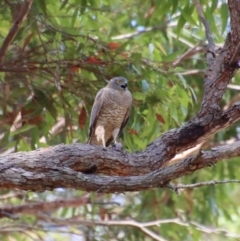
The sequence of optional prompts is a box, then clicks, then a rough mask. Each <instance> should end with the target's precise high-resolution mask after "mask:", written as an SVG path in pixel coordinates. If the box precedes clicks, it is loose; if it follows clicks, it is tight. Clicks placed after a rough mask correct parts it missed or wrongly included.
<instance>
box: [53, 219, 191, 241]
mask: <svg viewBox="0 0 240 241" xmlns="http://www.w3.org/2000/svg"><path fill="white" fill-rule="evenodd" d="M51 221H52V222H54V223H57V224H61V225H85V226H96V225H99V226H131V227H135V228H138V229H140V230H141V231H142V232H144V233H145V234H147V235H148V236H149V237H151V238H152V239H154V240H157V241H166V239H165V238H163V237H161V236H160V235H158V234H156V233H154V232H152V231H151V230H150V229H148V228H147V227H150V226H160V225H161V224H168V223H175V224H179V225H182V226H189V224H187V223H185V222H182V221H181V220H180V219H178V218H174V219H163V220H156V221H150V222H145V223H140V222H137V221H135V220H117V221H115V220H109V221H88V220H84V219H82V218H80V219H79V218H78V216H75V217H73V218H69V219H56V218H52V219H51Z"/></svg>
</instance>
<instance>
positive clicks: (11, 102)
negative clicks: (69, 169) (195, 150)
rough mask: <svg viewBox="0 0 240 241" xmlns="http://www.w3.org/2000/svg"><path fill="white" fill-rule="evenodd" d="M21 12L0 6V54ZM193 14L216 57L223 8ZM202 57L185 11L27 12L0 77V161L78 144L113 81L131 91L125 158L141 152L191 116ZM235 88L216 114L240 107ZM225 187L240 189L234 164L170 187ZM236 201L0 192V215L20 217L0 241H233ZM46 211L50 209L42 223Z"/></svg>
mask: <svg viewBox="0 0 240 241" xmlns="http://www.w3.org/2000/svg"><path fill="white" fill-rule="evenodd" d="M23 4H24V3H23V1H21V0H3V1H1V2H0V23H1V24H0V43H3V42H4V40H5V37H6V36H7V34H8V32H9V30H10V29H11V27H12V25H13V23H14V21H15V20H16V18H17V16H18V14H19V12H20V10H21V7H22V6H23ZM200 4H201V6H202V8H203V11H204V15H205V18H206V19H207V21H208V22H209V25H210V28H211V32H212V36H213V38H214V43H215V44H216V45H217V46H218V47H219V48H220V47H221V46H222V45H223V43H224V40H225V37H226V34H227V32H228V31H229V30H230V29H229V15H228V6H227V2H225V1H220V0H219V1H218V0H213V1H206V0H201V1H200ZM206 50H207V47H206V41H205V30H204V28H203V26H202V24H201V22H200V21H199V17H198V14H197V11H196V7H195V5H194V3H193V2H192V1H187V0H180V1H175V0H161V1H157V0H146V1H133V0H125V1H116V0H113V1H107V0H101V1H100V0H99V1H94V0H62V1H55V0H35V1H33V4H32V7H31V9H30V11H29V13H28V15H27V18H26V20H25V21H24V22H23V24H22V25H21V26H20V29H19V31H18V33H17V35H16V36H15V38H14V40H13V41H12V43H11V45H10V46H9V48H8V51H7V53H6V55H5V58H4V62H3V64H2V65H1V66H0V138H1V142H0V151H1V153H2V154H5V153H10V152H16V151H30V150H33V149H37V148H41V147H47V146H52V145H56V144H59V143H73V142H86V140H87V132H88V121H89V114H90V110H91V105H92V103H93V99H94V96H95V94H96V92H97V91H98V89H99V88H101V87H103V86H105V85H106V80H109V79H110V78H112V77H115V76H124V77H126V78H127V79H128V80H129V89H130V90H131V92H132V94H133V97H134V104H133V111H132V114H131V118H130V121H129V123H128V125H127V127H126V129H125V132H124V135H123V136H122V142H123V143H124V148H125V149H126V150H128V151H129V152H134V151H138V150H143V149H144V148H145V147H146V146H147V145H148V144H149V143H150V142H151V141H152V140H154V139H155V138H156V137H158V136H159V135H160V134H161V133H164V132H165V131H167V130H169V129H171V128H175V127H179V126H181V125H182V124H183V123H184V122H185V121H187V120H189V119H190V118H191V117H193V116H194V114H195V113H196V112H197V110H198V109H199V108H200V103H201V99H202V95H203V77H204V70H205V68H206V60H205V53H206ZM232 82H233V84H231V85H229V88H228V90H227V91H226V92H225V95H224V97H223V101H222V103H221V107H222V108H227V107H228V106H230V105H232V103H233V102H235V101H236V100H238V99H240V95H239V94H238V90H239V88H240V87H239V86H238V84H239V82H240V78H239V74H236V75H235V77H234V79H233V80H232ZM238 131H239V129H238V124H235V125H233V126H232V127H231V128H229V129H227V130H224V131H222V132H220V133H218V134H217V135H215V136H214V137H213V138H211V139H210V140H209V141H208V142H206V143H204V146H203V147H204V148H206V149H208V148H210V147H213V146H215V145H219V144H224V143H230V142H233V141H235V140H237V139H238ZM226 177H227V178H228V179H235V178H237V177H239V171H238V169H237V160H232V161H231V162H221V163H219V164H218V165H217V166H216V167H214V168H209V169H204V170H201V171H198V172H197V173H194V174H192V175H190V176H185V177H182V178H179V179H177V181H176V182H177V183H181V182H182V183H196V182H201V181H205V180H223V179H225V178H226ZM239 195H240V192H239V188H238V185H237V184H225V185H219V186H212V187H202V188H198V189H194V190H192V189H184V190H183V191H181V192H180V194H179V195H176V194H175V193H173V192H172V191H170V190H166V189H155V190H151V191H143V192H138V193H125V194H112V195H110V194H108V195H103V194H96V193H95V194H88V193H86V192H83V191H79V190H72V189H57V190H55V191H53V192H50V191H45V192H43V193H33V192H25V191H19V190H1V191H0V202H1V204H2V207H7V206H8V205H10V204H12V205H16V207H18V206H19V205H20V206H19V207H21V208H22V210H23V209H24V207H25V208H26V210H27V209H28V211H25V212H22V213H21V212H20V211H19V214H18V215H9V218H2V219H1V220H0V225H1V228H0V239H1V240H10V241H15V240H26V241H28V240H49V241H52V240H76V241H77V240H79V241H82V240H91V241H93V240H98V241H100V240H113V241H114V240H138V241H141V240H176V241H177V240H189V241H190V240H213V241H214V240H218V241H221V240H224V241H225V240H232V239H236V240H240V233H239V229H240V218H239V215H240V208H239V207H240V202H239V198H238V197H239ZM58 199H61V200H62V203H61V202H60V204H62V205H60V204H59V202H57V201H56V200H58ZM67 201H68V202H67ZM74 201H75V202H74ZM44 203H45V204H49V203H52V204H53V205H55V206H54V207H53V208H52V209H51V210H50V209H49V210H48V211H44V212H43V211H41V207H42V206H41V205H44ZM64 203H65V205H63V204H64ZM73 203H74V204H73ZM24 205H25V206H24ZM31 205H33V206H34V205H39V209H38V211H37V212H36V211H33V212H32V213H31ZM11 207H12V206H11ZM35 207H36V206H35ZM33 210H35V209H34V208H33ZM0 213H1V212H0ZM130 220H131V221H130ZM133 220H135V221H133ZM148 222H152V223H148ZM154 235H155V236H154Z"/></svg>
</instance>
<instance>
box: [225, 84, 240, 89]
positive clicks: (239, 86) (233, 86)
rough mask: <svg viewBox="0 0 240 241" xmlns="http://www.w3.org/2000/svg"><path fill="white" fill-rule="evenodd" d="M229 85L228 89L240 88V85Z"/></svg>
mask: <svg viewBox="0 0 240 241" xmlns="http://www.w3.org/2000/svg"><path fill="white" fill-rule="evenodd" d="M227 87H228V89H232V90H240V85H232V84H229V85H228V86H227Z"/></svg>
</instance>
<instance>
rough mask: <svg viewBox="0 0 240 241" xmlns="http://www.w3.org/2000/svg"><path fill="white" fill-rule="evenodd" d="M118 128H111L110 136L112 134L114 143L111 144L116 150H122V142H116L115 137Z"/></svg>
mask: <svg viewBox="0 0 240 241" xmlns="http://www.w3.org/2000/svg"><path fill="white" fill-rule="evenodd" d="M119 130H120V129H119V128H116V129H114V130H113V132H112V136H113V141H114V143H113V144H112V146H113V147H114V148H115V149H116V150H122V144H121V143H120V142H117V137H118V134H119Z"/></svg>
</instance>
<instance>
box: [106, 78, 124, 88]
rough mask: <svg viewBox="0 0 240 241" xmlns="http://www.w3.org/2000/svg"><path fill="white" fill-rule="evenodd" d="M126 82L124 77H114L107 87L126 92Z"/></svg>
mask: <svg viewBox="0 0 240 241" xmlns="http://www.w3.org/2000/svg"><path fill="white" fill-rule="evenodd" d="M127 85H128V81H127V79H126V78H124V77H114V78H112V79H111V80H110V81H109V82H108V87H110V88H113V89H117V90H121V91H123V90H126V89H127Z"/></svg>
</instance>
